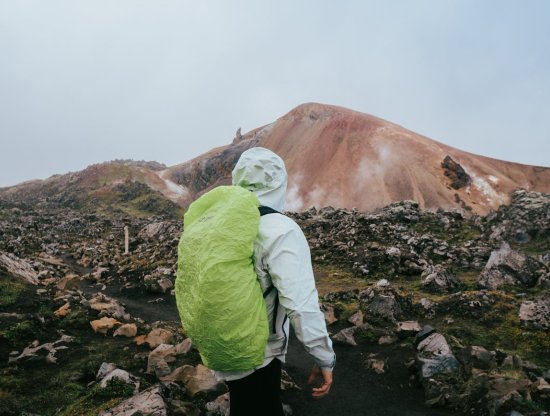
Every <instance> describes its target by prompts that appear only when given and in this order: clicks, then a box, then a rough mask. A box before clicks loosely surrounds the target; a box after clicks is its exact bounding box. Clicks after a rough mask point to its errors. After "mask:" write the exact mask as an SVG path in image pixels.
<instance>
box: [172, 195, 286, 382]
mask: <svg viewBox="0 0 550 416" xmlns="http://www.w3.org/2000/svg"><path fill="white" fill-rule="evenodd" d="M258 205H259V203H258V198H257V197H256V195H254V194H253V193H252V192H250V191H248V190H246V189H244V188H242V187H239V186H219V187H217V188H214V189H212V190H211V191H209V192H207V193H205V194H204V195H202V196H201V197H200V198H199V199H197V200H196V201H195V202H193V203H192V204H191V205H190V206H189V209H188V211H187V212H186V213H185V215H184V220H183V222H184V230H183V234H182V236H181V238H180V242H179V246H178V267H177V277H176V284H175V293H176V304H177V307H178V312H179V315H180V318H181V322H182V326H183V329H184V331H185V333H186V334H187V335H188V336H189V338H191V340H192V341H193V343H194V344H195V345H196V346H197V349H198V350H199V353H200V355H201V358H202V361H203V363H204V365H205V366H207V367H208V368H210V369H212V370H217V371H227V372H233V371H245V370H250V369H253V368H255V367H257V366H259V365H261V364H263V361H264V354H265V346H266V344H267V338H268V335H269V328H268V319H267V312H266V307H265V301H264V298H263V295H262V290H261V287H260V283H259V281H258V279H257V276H256V272H255V270H254V259H253V254H254V240H255V239H256V236H257V234H258V228H259V224H260V210H259V206H258ZM261 209H262V214H267V213H272V212H276V211H273V210H271V209H269V208H265V207H261Z"/></svg>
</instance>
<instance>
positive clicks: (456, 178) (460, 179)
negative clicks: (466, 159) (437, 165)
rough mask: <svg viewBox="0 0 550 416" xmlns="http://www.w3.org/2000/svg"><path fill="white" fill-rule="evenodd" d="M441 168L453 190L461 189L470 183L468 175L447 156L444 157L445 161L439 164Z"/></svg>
mask: <svg viewBox="0 0 550 416" xmlns="http://www.w3.org/2000/svg"><path fill="white" fill-rule="evenodd" d="M441 167H442V168H443V169H444V170H445V176H447V177H448V178H449V179H450V180H451V187H452V188H453V189H460V188H463V187H465V186H466V185H468V184H470V183H471V182H472V178H471V177H470V175H468V174H467V173H466V171H465V170H464V168H463V167H462V166H460V164H458V163H456V162H455V161H454V160H453V158H452V157H451V156H449V155H447V156H445V159H443V162H441Z"/></svg>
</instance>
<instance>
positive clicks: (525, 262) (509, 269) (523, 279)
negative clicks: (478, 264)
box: [478, 243, 544, 290]
mask: <svg viewBox="0 0 550 416" xmlns="http://www.w3.org/2000/svg"><path fill="white" fill-rule="evenodd" d="M541 268H542V269H544V265H542V264H541V263H540V262H539V261H537V260H536V259H534V258H532V257H530V256H526V255H524V254H522V253H520V252H518V251H515V250H512V249H511V248H510V245H509V244H508V243H503V244H502V246H501V247H500V249H498V250H496V251H493V252H492V253H491V257H490V258H489V261H488V262H487V265H486V266H485V269H484V270H483V271H482V272H481V274H480V276H479V281H478V284H479V285H480V286H481V287H484V288H487V289H491V290H496V289H497V288H499V287H500V286H502V285H520V286H525V287H533V286H535V285H536V284H537V282H538V280H539V278H540V277H541V273H543V270H541Z"/></svg>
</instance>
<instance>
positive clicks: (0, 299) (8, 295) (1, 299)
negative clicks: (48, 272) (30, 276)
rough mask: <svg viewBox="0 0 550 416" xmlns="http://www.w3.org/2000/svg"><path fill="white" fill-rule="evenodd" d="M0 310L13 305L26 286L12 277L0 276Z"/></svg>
mask: <svg viewBox="0 0 550 416" xmlns="http://www.w3.org/2000/svg"><path fill="white" fill-rule="evenodd" d="M0 279H1V280H0V309H3V308H6V307H8V306H12V305H15V304H16V303H17V299H18V298H19V296H20V295H21V293H23V292H24V291H25V288H26V285H25V283H23V282H22V281H20V280H18V279H15V278H14V277H10V276H6V275H4V274H0Z"/></svg>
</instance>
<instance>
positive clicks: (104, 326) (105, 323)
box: [90, 316, 121, 335]
mask: <svg viewBox="0 0 550 416" xmlns="http://www.w3.org/2000/svg"><path fill="white" fill-rule="evenodd" d="M90 325H91V326H92V329H93V330H94V332H95V333H99V334H104V335H106V334H107V332H108V331H109V330H110V329H112V328H114V327H115V326H116V325H121V323H120V322H119V321H117V320H116V319H115V318H108V317H106V316H104V317H103V318H101V319H96V320H94V321H91V322H90Z"/></svg>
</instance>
